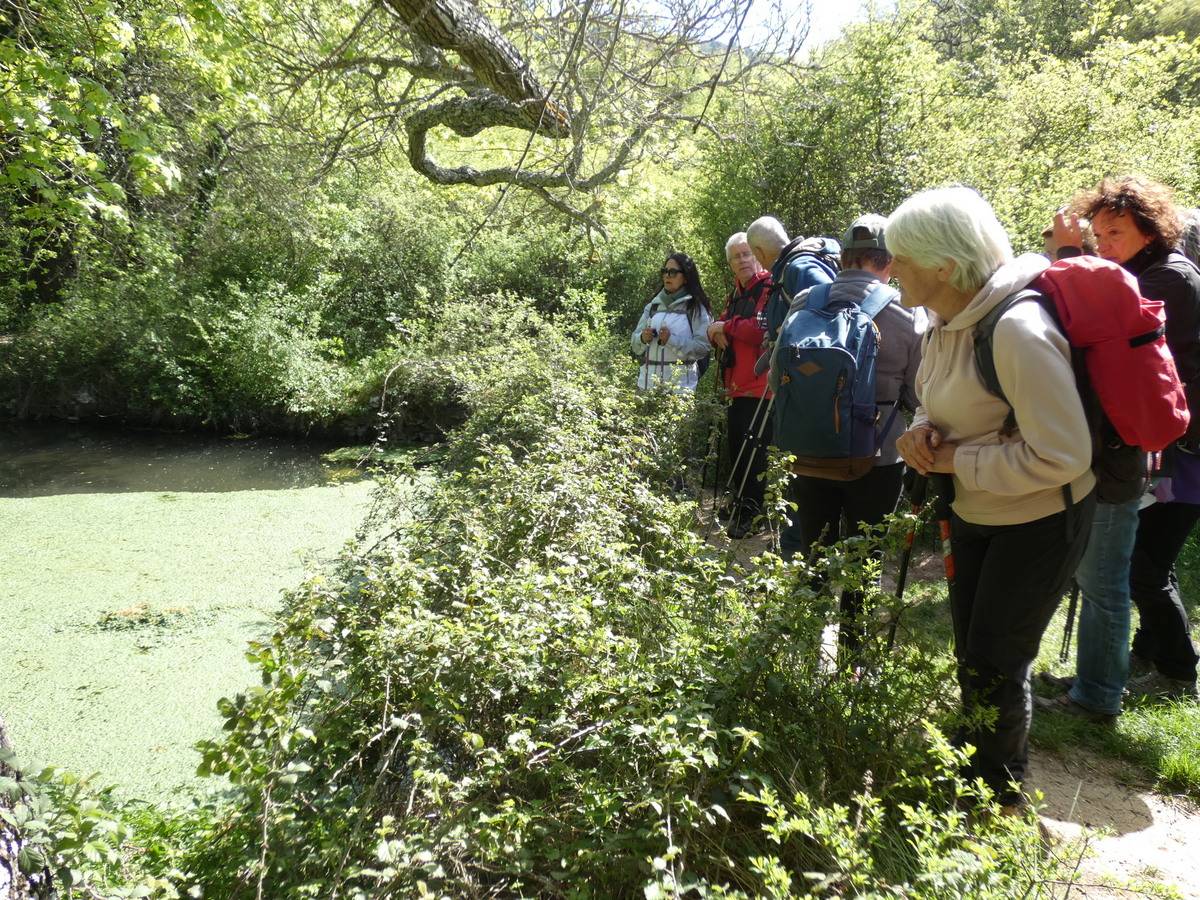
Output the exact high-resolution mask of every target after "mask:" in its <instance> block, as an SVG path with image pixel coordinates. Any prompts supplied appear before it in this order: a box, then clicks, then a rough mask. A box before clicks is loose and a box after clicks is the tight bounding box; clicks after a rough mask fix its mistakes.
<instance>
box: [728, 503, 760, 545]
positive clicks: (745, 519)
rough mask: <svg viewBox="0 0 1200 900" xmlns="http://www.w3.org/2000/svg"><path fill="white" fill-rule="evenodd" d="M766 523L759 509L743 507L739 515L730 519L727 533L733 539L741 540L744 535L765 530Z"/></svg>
mask: <svg viewBox="0 0 1200 900" xmlns="http://www.w3.org/2000/svg"><path fill="white" fill-rule="evenodd" d="M763 527H764V523H763V520H762V517H761V516H760V515H759V514H758V511H757V510H751V509H748V508H747V507H744V506H743V507H742V508H741V509H740V510H738V513H737V515H735V516H734V517H733V518H732V519H730V520H729V524H728V525H727V526H726V528H725V533H726V534H728V535H729V539H730V540H731V541H740V540H741V539H742V538H744V537H750V536H751V535H754V534H758V533H759V532H761V531H762V530H763Z"/></svg>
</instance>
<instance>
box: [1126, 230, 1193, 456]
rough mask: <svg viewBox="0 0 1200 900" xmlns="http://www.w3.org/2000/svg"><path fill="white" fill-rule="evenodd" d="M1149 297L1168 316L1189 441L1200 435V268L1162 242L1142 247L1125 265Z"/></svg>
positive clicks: (1169, 334) (1169, 344)
mask: <svg viewBox="0 0 1200 900" xmlns="http://www.w3.org/2000/svg"><path fill="white" fill-rule="evenodd" d="M1124 267H1125V269H1126V271H1128V272H1129V273H1130V274H1132V275H1133V276H1134V277H1135V278H1136V279H1137V281H1138V288H1140V289H1141V292H1142V296H1143V297H1145V298H1146V299H1147V300H1161V301H1162V303H1163V307H1164V311H1165V312H1166V316H1167V347H1168V348H1170V350H1171V356H1173V357H1174V359H1175V369H1176V370H1177V371H1178V372H1179V380H1180V381H1181V382H1182V383H1183V390H1184V393H1185V394H1186V395H1187V403H1188V409H1189V410H1190V411H1191V413H1192V422H1191V424H1190V425H1189V426H1188V430H1187V434H1186V435H1185V436H1184V438H1185V440H1187V441H1196V440H1197V439H1198V438H1200V269H1197V268H1196V266H1195V264H1194V263H1192V261H1191V260H1189V259H1188V258H1187V257H1186V256H1184V255H1183V254H1182V253H1179V252H1177V251H1175V250H1170V249H1168V248H1167V247H1166V246H1164V245H1163V244H1162V243H1160V242H1157V241H1156V242H1155V243H1153V244H1151V245H1149V246H1148V247H1145V248H1144V249H1142V250H1141V251H1140V252H1139V253H1138V254H1137V255H1136V256H1134V257H1133V258H1132V259H1130V260H1129V261H1128V262H1126V263H1125V265H1124Z"/></svg>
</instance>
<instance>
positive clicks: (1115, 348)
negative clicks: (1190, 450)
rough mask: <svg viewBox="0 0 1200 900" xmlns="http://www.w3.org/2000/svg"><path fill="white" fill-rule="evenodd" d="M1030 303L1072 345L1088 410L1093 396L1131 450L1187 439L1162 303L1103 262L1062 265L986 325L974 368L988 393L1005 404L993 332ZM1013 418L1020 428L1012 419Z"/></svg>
mask: <svg viewBox="0 0 1200 900" xmlns="http://www.w3.org/2000/svg"><path fill="white" fill-rule="evenodd" d="M1023 300H1037V301H1039V302H1041V303H1042V305H1043V306H1044V307H1045V308H1046V310H1047V311H1048V312H1049V313H1050V314H1051V316H1052V317H1053V318H1054V320H1055V321H1056V322H1057V323H1058V325H1059V327H1060V328H1061V329H1062V331H1063V334H1065V335H1066V337H1067V340H1068V341H1069V342H1070V344H1071V348H1072V354H1071V355H1072V362H1073V363H1074V365H1075V375H1076V380H1077V381H1078V382H1079V387H1080V392H1081V393H1082V394H1084V407H1085V409H1086V408H1087V407H1088V406H1089V403H1088V402H1087V401H1088V397H1087V394H1088V393H1089V392H1091V393H1094V395H1095V397H1096V399H1097V400H1098V401H1099V405H1100V408H1101V409H1102V410H1103V412H1104V415H1105V416H1106V417H1107V418H1108V420H1109V422H1110V423H1111V424H1112V427H1113V429H1114V430H1115V431H1116V433H1117V435H1118V436H1119V437H1120V439H1121V440H1122V441H1124V442H1125V444H1127V445H1129V446H1131V447H1140V448H1141V449H1142V450H1148V451H1157V450H1162V449H1164V448H1166V447H1168V446H1170V445H1171V444H1172V443H1174V442H1175V441H1177V440H1178V439H1179V438H1181V437H1182V436H1183V434H1184V432H1185V431H1187V427H1188V421H1189V416H1188V408H1187V401H1186V400H1185V399H1184V393H1183V385H1182V384H1180V382H1179V375H1178V373H1177V372H1176V371H1175V361H1174V360H1173V359H1172V358H1171V351H1170V350H1168V349H1167V341H1166V338H1165V336H1164V334H1165V331H1166V325H1165V322H1166V316H1165V314H1164V313H1163V304H1162V303H1161V302H1160V301H1158V300H1147V299H1145V298H1144V297H1142V295H1141V294H1140V292H1139V291H1138V283H1137V279H1135V278H1134V277H1133V276H1132V275H1131V274H1129V273H1128V272H1126V271H1125V270H1124V269H1123V268H1121V267H1120V266H1118V265H1117V264H1116V263H1111V262H1108V261H1107V260H1104V259H1100V258H1099V257H1097V256H1076V257H1072V258H1070V259H1061V260H1059V261H1058V262H1056V263H1054V264H1053V265H1052V266H1050V268H1048V269H1046V271H1045V272H1043V273H1042V274H1041V275H1039V276H1038V277H1037V278H1036V279H1035V280H1034V281H1033V282H1032V283H1031V284H1030V285H1029V287H1028V288H1026V289H1025V290H1023V291H1019V292H1018V293H1016V294H1013V295H1011V296H1009V297H1006V298H1005V299H1004V300H1002V301H1001V302H1000V303H999V304H997V305H996V307H995V308H993V309H991V310H989V311H988V314H987V315H986V316H984V317H983V319H981V320H980V322H979V324H978V325H977V326H976V328H975V361H976V364H977V365H978V366H979V372H980V376H981V377H982V378H983V382H984V384H985V385H986V386H987V388H988V390H989V391H991V392H992V393H993V394H996V395H997V396H998V397H1000V398H1002V399H1006V398H1004V392H1003V391H1002V390H1001V389H1000V382H999V380H998V379H997V377H996V364H995V360H994V358H993V356H992V338H993V332H994V331H995V329H996V323H997V322H998V321H999V320H1000V317H1001V316H1003V315H1004V313H1005V312H1007V311H1008V310H1009V309H1010V308H1011V307H1012V306H1013V305H1014V304H1016V303H1019V302H1021V301H1023ZM1081 363H1082V365H1081ZM1009 419H1010V423H1011V424H1012V425H1014V426H1015V419H1013V417H1012V414H1011V413H1010V416H1009Z"/></svg>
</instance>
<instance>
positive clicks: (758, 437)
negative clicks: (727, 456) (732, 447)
mask: <svg viewBox="0 0 1200 900" xmlns="http://www.w3.org/2000/svg"><path fill="white" fill-rule="evenodd" d="M774 405H775V398H774V397H772V398H771V399H770V400H768V401H767V408H766V411H765V412H763V417H762V421H760V422H759V423H758V431H757V432H754V433H753V441H751V444H752V448H751V450H750V458H749V459H748V460H746V468H745V469H744V470H742V481H741V483H740V484H739V485H738V490H737V498H738V516H739V518H740V517H741V514H742V513H741V502H742V496H743V495H744V493H745V491H746V479H747V478H749V477H750V468H751V467H752V466H753V465H754V457H755V456H757V455H758V449H759V447H761V446H762V436H763V432H764V431H766V430H767V420H768V419H770V417H771V409H772V407H774ZM760 411H762V401H761V400H760V401H759V404H758V409H757V410H755V414H756V415H757V413H758V412H760ZM750 427H751V428H753V427H754V419H751V420H750ZM750 440H751V433H750V432H747V434H746V437H745V439H744V440H743V441H742V446H743V447H744V446H745V445H746V442H747V441H750ZM739 458H740V454H739ZM734 472H736V470H734V471H732V472H730V473H729V480H730V481H733V476H734Z"/></svg>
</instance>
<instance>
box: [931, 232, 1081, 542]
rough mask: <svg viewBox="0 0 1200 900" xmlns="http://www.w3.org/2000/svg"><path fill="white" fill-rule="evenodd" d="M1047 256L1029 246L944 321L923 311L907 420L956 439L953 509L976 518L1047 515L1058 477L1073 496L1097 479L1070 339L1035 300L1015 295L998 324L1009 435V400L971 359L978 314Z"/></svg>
mask: <svg viewBox="0 0 1200 900" xmlns="http://www.w3.org/2000/svg"><path fill="white" fill-rule="evenodd" d="M1048 265H1049V263H1048V262H1047V261H1046V260H1045V259H1043V258H1042V257H1041V256H1038V255H1035V254H1032V253H1028V254H1025V255H1024V256H1019V257H1017V258H1016V259H1014V260H1012V261H1011V262H1009V263H1006V264H1005V265H1004V266H1002V267H1001V268H1000V269H999V270H997V272H996V273H995V274H994V275H993V276H992V277H991V278H990V279H989V280H988V282H987V284H985V285H984V286H983V288H982V289H981V290H980V291H979V293H977V294H976V295H975V296H974V298H972V300H971V302H970V303H969V304H967V307H966V309H964V310H963V311H962V312H961V313H959V314H958V315H956V316H955V317H954V318H953V319H951V320H950V321H949V322H942V321H941V319H940V317H938V316H936V315H931V316H930V320H931V321H930V325H931V327H930V330H929V336H928V338H927V341H926V345H925V353H924V356H923V358H922V360H921V367H920V368H919V369H918V370H917V379H916V380H917V385H916V386H917V397H918V399H919V400H920V403H921V405H920V408H919V409H918V410H917V413H916V416H915V417H914V419H913V425H914V426H916V425H918V424H924V423H928V424H930V425H933V426H934V427H936V428H937V429H938V430H939V431H940V432H941V433H942V435H943V436H944V437H945V438H946V439H947V440H950V441H955V442H958V444H959V447H958V450H957V451H956V452H955V454H954V488H955V500H954V511H955V512H956V513H957V514H958V515H959V517H960V518H962V519H965V520H966V521H968V522H973V523H975V524H978V525H1016V524H1020V523H1022V522H1032V521H1033V520H1035V519H1040V518H1043V517H1045V516H1049V515H1053V514H1054V513H1058V512H1061V511H1062V510H1063V507H1064V501H1063V495H1062V486H1063V485H1064V484H1067V483H1070V485H1071V494H1072V496H1073V497H1074V499H1075V501H1076V502H1078V501H1079V500H1082V499H1083V498H1084V497H1086V496H1087V495H1088V493H1089V492H1090V491H1091V490H1092V489H1093V488H1094V487H1095V484H1096V479H1095V477H1094V476H1093V475H1092V471H1091V461H1092V442H1091V437H1090V436H1089V433H1088V426H1087V421H1086V419H1085V418H1084V412H1083V404H1082V403H1081V402H1080V399H1079V392H1078V390H1077V389H1076V387H1075V375H1074V373H1073V372H1072V370H1071V348H1070V345H1069V344H1068V343H1067V339H1066V338H1065V337H1064V336H1063V334H1062V332H1060V331H1059V330H1058V328H1057V326H1055V324H1054V322H1053V320H1052V319H1051V318H1050V315H1049V314H1048V313H1047V312H1046V311H1045V310H1044V309H1042V307H1041V305H1040V304H1037V303H1019V304H1017V305H1016V306H1015V307H1013V308H1012V309H1011V310H1010V311H1009V312H1007V313H1006V314H1005V315H1004V318H1002V319H1001V320H1000V321H999V322H998V323H997V324H996V332H995V338H994V352H995V360H996V375H997V376H998V377H999V379H1000V386H1001V387H1003V388H1004V393H1005V394H1006V395H1007V396H1008V399H1009V400H1010V401H1011V403H1012V405H1013V410H1014V411H1015V412H1016V415H1017V423H1018V426H1019V428H1018V431H1017V432H1016V433H1015V434H1013V435H1010V436H1008V437H1001V436H1000V429H1001V428H1002V427H1003V426H1004V420H1005V418H1006V417H1007V415H1008V405H1007V404H1006V403H1005V402H1004V401H1003V400H1001V399H1000V398H999V397H996V396H994V395H993V394H990V393H989V392H988V390H987V388H986V387H984V384H983V381H982V379H980V377H979V372H978V370H977V368H976V366H975V347H974V337H975V325H976V323H977V322H978V321H979V320H980V319H981V318H983V317H984V316H985V315H986V314H987V313H988V311H989V310H991V309H992V308H993V307H994V306H995V305H996V304H997V303H999V302H1000V301H1001V300H1003V299H1004V298H1005V297H1007V296H1008V295H1009V294H1012V293H1014V292H1015V291H1018V290H1020V289H1021V288H1023V287H1025V286H1026V285H1028V284H1029V282H1031V281H1032V280H1033V279H1034V278H1036V277H1037V276H1038V275H1039V274H1041V272H1042V270H1043V269H1045V268H1046V267H1047V266H1048Z"/></svg>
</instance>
